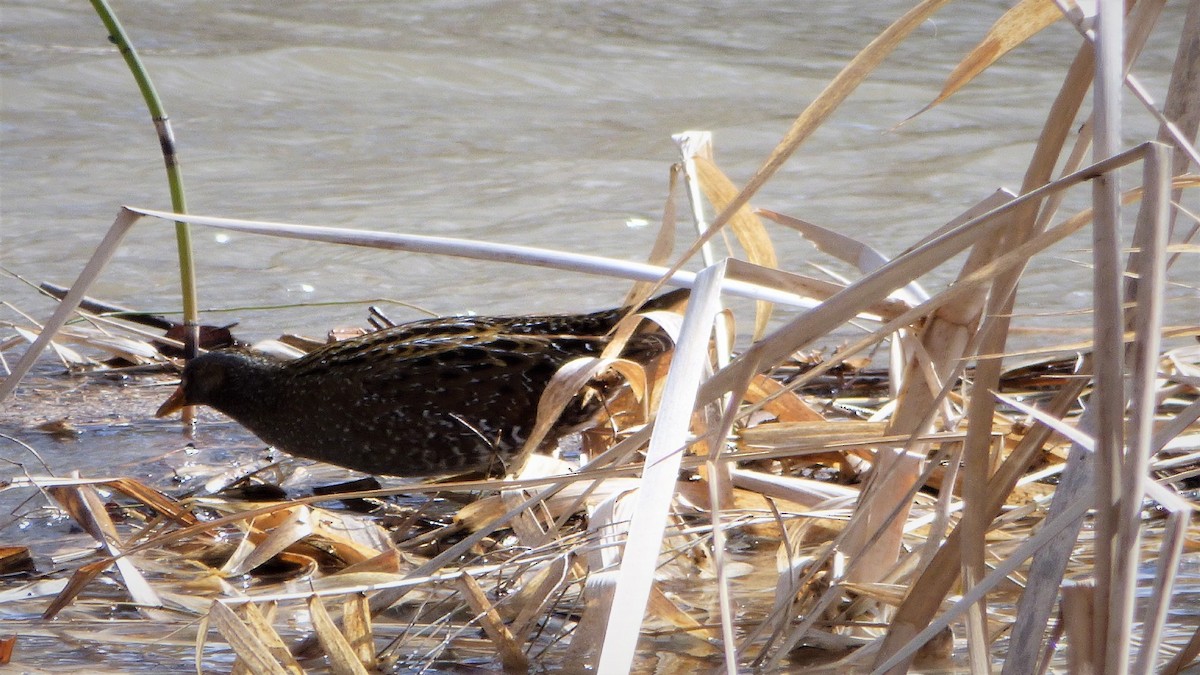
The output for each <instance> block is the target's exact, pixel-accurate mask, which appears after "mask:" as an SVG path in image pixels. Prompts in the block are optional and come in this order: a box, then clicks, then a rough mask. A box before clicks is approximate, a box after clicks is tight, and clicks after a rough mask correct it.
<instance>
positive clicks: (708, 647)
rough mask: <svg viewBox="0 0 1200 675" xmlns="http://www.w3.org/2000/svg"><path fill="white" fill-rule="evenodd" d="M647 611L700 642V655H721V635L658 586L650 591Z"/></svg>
mask: <svg viewBox="0 0 1200 675" xmlns="http://www.w3.org/2000/svg"><path fill="white" fill-rule="evenodd" d="M646 609H647V611H648V612H649V613H650V614H651V615H652V616H655V617H657V618H658V619H659V620H661V621H664V622H666V623H667V624H669V625H671V626H674V627H675V628H678V629H680V630H682V631H683V634H684V635H688V636H691V637H694V638H696V639H697V640H699V641H700V646H701V650H700V652H699V653H700V654H706V655H711V654H717V653H720V648H718V647H717V644H718V641H719V640H720V639H721V633H720V632H719V631H717V630H715V629H713V628H711V627H708V626H705V625H704V624H702V623H700V622H699V621H697V620H696V619H695V617H693V616H692V615H691V614H688V613H687V612H685V611H684V610H682V609H680V608H679V605H677V604H675V602H674V601H673V600H671V598H669V597H667V596H666V595H665V594H664V593H663V592H662V590H660V589H659V588H658V587H657V586H656V587H654V588H652V589H651V590H650V599H649V602H648V603H647V607H646Z"/></svg>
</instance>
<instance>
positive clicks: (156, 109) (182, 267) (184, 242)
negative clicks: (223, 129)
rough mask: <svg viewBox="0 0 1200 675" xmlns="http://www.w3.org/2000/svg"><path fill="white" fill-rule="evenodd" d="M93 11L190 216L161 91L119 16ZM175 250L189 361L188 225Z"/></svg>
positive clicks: (194, 326)
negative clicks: (129, 77)
mask: <svg viewBox="0 0 1200 675" xmlns="http://www.w3.org/2000/svg"><path fill="white" fill-rule="evenodd" d="M92 7H93V8H94V9H95V10H96V14H98V15H99V16H100V20H101V21H102V22H104V27H105V28H107V29H108V36H109V38H108V39H109V40H111V41H112V42H113V44H115V45H116V46H117V49H118V50H120V52H121V56H123V57H124V58H125V64H126V65H127V66H129V72H130V73H132V74H133V79H134V80H135V81H136V82H137V86H138V90H139V91H141V93H142V98H143V99H144V100H145V102H146V107H147V108H148V109H149V111H150V119H151V120H153V122H154V129H155V131H156V132H157V133H158V143H159V146H160V147H161V148H162V153H163V162H164V163H165V164H166V169H167V185H168V187H169V188H170V191H171V209H172V210H173V211H175V212H176V213H187V199H186V198H185V196H184V190H183V174H182V173H181V172H180V168H179V156H178V154H177V153H176V151H175V133H174V132H173V131H172V130H171V120H170V119H169V118H168V117H167V111H166V109H165V108H164V107H163V104H162V100H161V99H160V98H159V96H158V91H157V90H156V89H155V88H154V83H153V82H152V81H151V80H150V74H149V73H148V72H147V71H146V68H145V66H144V65H143V64H142V59H141V57H139V56H138V53H137V50H136V49H134V47H133V43H132V42H130V41H129V36H128V35H127V34H126V33H125V29H124V28H123V27H122V26H121V22H120V21H118V20H117V15H116V14H115V13H114V12H113V11H112V8H111V7H109V6H108V2H107V1H106V0H92ZM175 246H176V249H177V250H178V253H179V285H180V293H181V294H182V296H183V323H184V326H185V327H186V331H185V333H184V340H183V342H184V351H185V354H186V356H187V358H189V359H190V358H192V357H194V356H195V355H196V352H197V349H198V342H199V331H200V313H199V307H198V304H197V299H196V272H195V267H194V265H193V262H192V236H191V232H190V231H189V230H188V226H187V223H183V222H179V221H176V222H175Z"/></svg>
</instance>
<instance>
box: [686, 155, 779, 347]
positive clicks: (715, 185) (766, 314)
mask: <svg viewBox="0 0 1200 675" xmlns="http://www.w3.org/2000/svg"><path fill="white" fill-rule="evenodd" d="M693 159H694V160H695V163H696V173H697V174H698V175H697V176H696V178H697V179H698V181H699V183H700V189H701V190H703V191H704V196H705V197H707V198H708V201H710V202H712V205H713V208H715V209H716V210H717V211H723V210H724V209H725V207H726V206H728V205H729V204H730V202H732V201H733V199H734V198H735V197H737V194H738V189H737V187H736V186H735V185H734V184H733V181H731V180H729V177H728V176H726V175H725V173H724V172H723V171H721V170H720V169H719V168H717V165H716V164H714V163H713V162H712V160H710V159H708V158H706V157H703V156H701V155H697V156H695V157H694V158H693ZM729 226H730V227H731V228H732V229H733V234H734V236H735V237H737V240H738V243H739V244H741V245H742V248H743V249H744V250H745V251H746V257H747V258H749V260H750V262H752V263H754V264H755V265H762V266H763V267H771V268H775V267H778V266H779V260H778V259H777V258H776V257H775V247H774V246H773V245H772V244H771V238H770V237H769V236H768V235H767V228H765V227H763V222H762V220H761V219H760V218H759V217H758V216H757V215H755V214H754V212H753V211H751V210H750V209H749V208H748V207H746V206H742V207H741V208H739V209H738V210H737V211H736V212H735V213H734V214H733V216H732V217H731V218H730V219H729ZM771 307H772V303H769V302H764V301H761V300H760V301H758V312H757V315H756V317H755V321H754V339H755V340H757V339H759V338H760V337H762V336H763V335H764V334H765V333H766V332H767V324H768V323H769V322H770V320H771Z"/></svg>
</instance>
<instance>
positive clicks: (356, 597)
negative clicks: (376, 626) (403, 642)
mask: <svg viewBox="0 0 1200 675" xmlns="http://www.w3.org/2000/svg"><path fill="white" fill-rule="evenodd" d="M342 626H343V630H344V631H345V633H346V640H347V641H348V642H349V643H350V649H351V650H352V651H353V652H354V655H355V656H357V657H358V661H359V662H360V663H362V664H363V665H365V666H366V667H367V668H369V669H375V667H376V663H375V640H374V638H373V637H372V634H371V606H370V604H369V603H368V602H367V596H366V595H364V594H362V593H351V594H349V595H347V596H346V599H345V600H344V601H343V602H342Z"/></svg>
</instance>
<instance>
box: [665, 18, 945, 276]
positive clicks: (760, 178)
mask: <svg viewBox="0 0 1200 675" xmlns="http://www.w3.org/2000/svg"><path fill="white" fill-rule="evenodd" d="M947 2H949V0H923V1H922V2H921V3H920V4H918V5H917V6H916V7H913V8H912V9H910V10H909V11H908V12H907V13H905V14H904V15H903V16H901V17H900V18H899V19H896V20H895V21H893V22H892V24H891V25H889V26H888V27H887V28H886V29H885V30H884V31H883V32H882V33H880V34H879V36H878V37H876V38H875V39H874V40H872V41H871V43H870V44H868V45H867V46H866V47H864V48H863V50H862V51H860V52H859V53H858V54H856V55H855V56H854V58H853V59H851V60H850V63H847V64H846V66H845V67H843V68H842V70H841V71H840V72H839V73H838V74H837V76H836V77H834V78H833V80H832V81H831V82H830V83H829V84H828V85H826V87H825V89H823V90H822V91H821V93H820V94H818V95H817V97H816V98H815V99H814V100H813V102H812V103H810V104H809V105H808V107H807V108H805V109H804V112H802V113H800V116H799V117H797V118H796V120H795V121H794V122H792V126H791V127H790V128H789V129H788V130H787V132H786V133H785V134H784V137H783V139H782V140H781V141H780V142H779V144H778V145H776V146H775V148H774V149H773V150H772V151H771V154H770V156H768V157H767V159H766V161H765V162H764V163H763V165H762V167H761V168H759V170H758V171H757V172H756V173H755V174H754V175H753V176H752V177H751V178H750V180H749V181H747V183H746V185H745V186H744V187H743V188H742V189H741V191H740V192H738V194H737V196H736V197H734V198H733V199H732V200H731V201H730V202H729V204H727V205H726V207H725V208H724V209H723V210H722V211H721V213H719V214H718V215H717V217H716V218H715V219H714V220H713V222H712V224H710V225H709V227H708V229H707V230H706V231H705V232H704V233H703V234H702V235H701V236H700V237H698V238H697V239H696V241H695V242H693V243H692V245H691V246H689V247H688V250H687V251H686V252H685V253H684V254H683V255H681V256H680V257H679V258H678V260H676V262H675V264H674V265H672V266H671V270H670V275H672V276H673V275H674V274H675V273H677V272H678V271H679V270H681V269H682V268H683V266H684V265H685V264H686V263H687V261H689V260H691V259H692V257H693V256H694V255H696V252H697V251H699V250H700V247H701V246H703V245H704V244H705V242H707V241H708V240H709V239H711V238H712V236H713V235H714V234H716V233H717V232H719V231H720V230H721V228H723V227H724V226H725V224H726V223H727V222H728V221H729V219H730V218H732V217H733V215H734V214H735V213H737V212H738V210H740V209H741V208H742V207H743V206H745V205H746V204H748V203H749V202H750V199H751V198H752V197H753V196H754V195H755V194H757V193H758V190H759V189H760V188H761V187H762V186H763V185H765V184H766V182H767V181H768V180H770V179H771V177H772V176H774V175H775V172H776V171H778V170H779V167H781V166H783V164H784V162H786V161H787V160H788V158H789V157H791V156H792V154H793V153H794V152H795V151H796V149H797V148H799V147H800V145H801V144H802V143H804V141H805V140H807V139H808V137H809V136H811V135H812V133H813V132H814V131H816V130H817V128H818V127H820V126H821V125H822V124H824V123H825V120H827V119H828V118H829V116H830V115H832V114H833V111H834V110H836V109H837V107H838V106H839V105H841V104H842V102H843V101H845V100H846V98H847V97H849V96H850V94H851V93H853V92H854V90H855V89H857V88H858V85H860V84H862V82H863V80H865V79H866V78H867V76H868V75H870V74H871V72H872V71H873V70H875V68H876V67H878V66H879V64H880V63H882V62H883V60H884V59H886V58H887V57H888V55H889V54H891V53H892V51H894V50H895V48H896V46H897V45H899V44H900V43H901V42H903V41H904V39H905V38H906V37H908V34H909V33H911V32H912V31H913V30H914V29H915V28H916V27H917V26H919V25H921V24H922V23H924V21H925V20H926V19H928V18H929V17H930V16H931V15H933V13H934V12H936V11H937V10H938V9H940V8H941V7H942V5H945V4H946V3H947Z"/></svg>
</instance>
